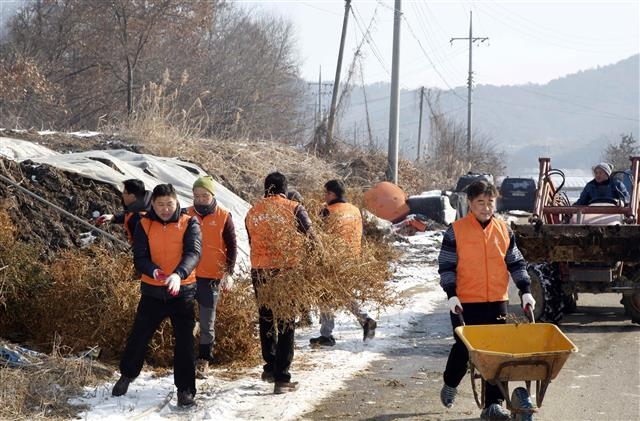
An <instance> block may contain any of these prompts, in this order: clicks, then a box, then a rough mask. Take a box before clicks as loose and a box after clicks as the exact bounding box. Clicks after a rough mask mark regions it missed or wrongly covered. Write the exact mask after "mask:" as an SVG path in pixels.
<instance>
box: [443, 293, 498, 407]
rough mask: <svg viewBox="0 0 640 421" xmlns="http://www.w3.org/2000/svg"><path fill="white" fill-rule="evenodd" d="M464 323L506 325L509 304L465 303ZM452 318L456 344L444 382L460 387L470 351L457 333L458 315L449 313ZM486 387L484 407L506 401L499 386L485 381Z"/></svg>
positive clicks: (445, 372) (449, 359)
mask: <svg viewBox="0 0 640 421" xmlns="http://www.w3.org/2000/svg"><path fill="white" fill-rule="evenodd" d="M462 307H464V312H463V313H462V315H463V317H464V322H465V324H467V325H492V324H505V323H506V322H507V321H506V318H505V316H506V314H507V302H506V301H497V302H492V303H464V304H462ZM449 316H450V317H451V326H453V329H454V332H453V337H454V339H455V341H456V342H455V343H454V344H453V346H452V347H451V351H450V352H449V358H448V359H447V367H446V368H445V370H444V375H443V378H444V382H445V384H446V385H447V386H450V387H458V385H459V384H460V382H461V381H462V378H463V377H464V375H465V374H466V373H467V363H468V362H469V350H468V349H467V346H466V345H465V344H464V342H462V339H460V337H459V336H458V335H456V333H455V328H456V327H458V326H460V325H461V322H460V318H459V317H458V315H457V314H453V313H451V312H449ZM483 383H484V386H485V398H484V407H485V408H486V407H488V406H489V405H491V404H494V403H499V402H500V401H502V400H504V397H503V396H502V392H500V389H499V388H498V386H494V385H491V384H489V383H488V382H486V381H484V380H483Z"/></svg>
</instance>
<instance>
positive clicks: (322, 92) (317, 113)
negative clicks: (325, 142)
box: [307, 66, 333, 128]
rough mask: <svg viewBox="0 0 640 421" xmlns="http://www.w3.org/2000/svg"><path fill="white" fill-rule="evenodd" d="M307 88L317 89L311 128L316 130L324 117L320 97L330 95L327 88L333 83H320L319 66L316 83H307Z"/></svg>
mask: <svg viewBox="0 0 640 421" xmlns="http://www.w3.org/2000/svg"><path fill="white" fill-rule="evenodd" d="M307 86H309V88H312V87H313V88H315V87H316V86H317V89H318V92H317V97H318V98H317V100H316V101H315V105H314V108H315V110H314V116H313V118H314V123H315V125H314V126H313V127H314V128H317V127H318V126H319V125H321V124H322V122H323V121H324V116H323V115H322V97H323V96H326V95H328V94H330V93H331V91H329V88H331V87H333V83H329V82H324V83H323V82H322V66H320V70H319V73H318V83H315V82H308V83H307Z"/></svg>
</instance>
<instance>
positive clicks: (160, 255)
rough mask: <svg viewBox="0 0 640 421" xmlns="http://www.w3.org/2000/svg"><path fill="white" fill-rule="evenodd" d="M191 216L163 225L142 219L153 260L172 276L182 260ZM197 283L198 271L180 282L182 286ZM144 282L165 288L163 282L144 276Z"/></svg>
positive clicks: (184, 216) (141, 222)
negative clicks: (185, 234)
mask: <svg viewBox="0 0 640 421" xmlns="http://www.w3.org/2000/svg"><path fill="white" fill-rule="evenodd" d="M189 219H191V217H190V216H189V215H185V214H181V215H180V218H179V219H178V221H177V222H170V223H167V224H163V223H162V222H158V221H154V220H151V219H149V218H142V219H141V220H140V224H141V225H142V228H143V229H144V232H145V233H146V234H147V239H148V241H149V250H150V251H151V260H152V261H153V262H154V263H155V264H156V265H158V266H160V269H162V271H163V272H164V273H165V274H167V275H170V274H172V273H173V272H174V270H175V269H176V268H177V267H178V265H179V264H180V260H182V251H183V239H184V233H185V231H186V230H187V227H188V226H189ZM195 281H196V271H195V270H194V271H192V272H191V273H190V274H189V276H187V277H186V278H185V279H183V280H182V281H181V282H180V285H188V284H192V283H194V282H195ZM142 282H146V283H148V284H150V285H155V286H164V285H165V284H164V282H163V281H158V280H155V279H153V277H151V276H147V275H145V274H142Z"/></svg>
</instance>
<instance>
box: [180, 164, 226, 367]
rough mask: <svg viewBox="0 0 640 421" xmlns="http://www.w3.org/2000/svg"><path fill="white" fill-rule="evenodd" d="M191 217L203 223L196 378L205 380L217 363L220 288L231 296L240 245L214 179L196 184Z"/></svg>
mask: <svg viewBox="0 0 640 421" xmlns="http://www.w3.org/2000/svg"><path fill="white" fill-rule="evenodd" d="M187 214H188V215H191V216H192V217H194V218H196V219H197V220H198V222H200V226H201V230H202V257H201V258H200V263H198V266H197V267H196V285H197V287H196V300H197V301H198V307H199V316H200V340H199V347H198V358H197V360H196V377H197V378H199V379H205V378H206V377H207V370H208V368H209V363H211V362H212V361H213V343H214V341H215V338H216V334H215V321H216V308H217V307H218V297H219V294H220V288H222V291H223V292H228V291H229V289H230V288H231V286H232V285H233V280H232V278H231V275H232V274H233V268H234V266H235V264H236V257H237V255H238V244H237V240H236V231H235V226H234V224H233V219H232V217H231V213H230V212H229V211H228V210H227V209H225V208H224V207H222V206H220V204H219V203H218V201H217V200H216V197H215V185H214V183H213V178H212V177H211V176H204V177H200V178H198V179H197V180H196V181H195V182H194V183H193V206H190V207H189V208H187Z"/></svg>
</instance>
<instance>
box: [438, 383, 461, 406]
mask: <svg viewBox="0 0 640 421" xmlns="http://www.w3.org/2000/svg"><path fill="white" fill-rule="evenodd" d="M457 394H458V389H456V388H455V387H451V386H447V385H446V384H444V385H442V389H440V402H442V404H443V405H444V406H446V407H447V408H451V407H452V406H453V403H454V402H455V401H456V395H457Z"/></svg>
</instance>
